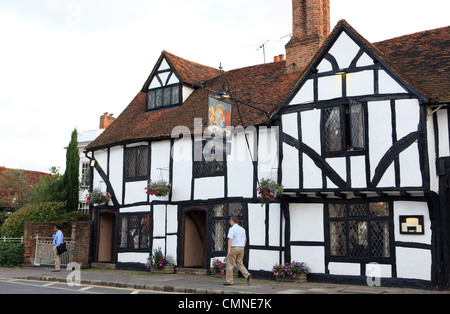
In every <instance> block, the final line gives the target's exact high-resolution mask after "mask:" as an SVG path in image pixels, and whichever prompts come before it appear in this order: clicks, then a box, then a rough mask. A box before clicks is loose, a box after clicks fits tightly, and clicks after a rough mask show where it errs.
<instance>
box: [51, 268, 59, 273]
mask: <svg viewBox="0 0 450 314" xmlns="http://www.w3.org/2000/svg"><path fill="white" fill-rule="evenodd" d="M59 272H60V270H57V269H54V270H52V273H59Z"/></svg>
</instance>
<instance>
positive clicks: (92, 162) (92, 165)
mask: <svg viewBox="0 0 450 314" xmlns="http://www.w3.org/2000/svg"><path fill="white" fill-rule="evenodd" d="M91 167H95V159H92V160H91Z"/></svg>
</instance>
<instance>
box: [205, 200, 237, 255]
mask: <svg viewBox="0 0 450 314" xmlns="http://www.w3.org/2000/svg"><path fill="white" fill-rule="evenodd" d="M210 215H211V229H212V230H211V231H212V232H211V240H212V241H211V246H212V247H211V250H212V251H213V252H215V253H214V254H215V255H217V256H219V255H224V256H225V255H226V251H227V249H228V247H227V236H228V230H229V229H230V225H229V221H230V218H231V217H233V216H236V217H238V219H239V224H240V225H241V226H244V221H243V216H244V205H243V204H242V203H228V204H227V203H219V204H213V205H211V206H210Z"/></svg>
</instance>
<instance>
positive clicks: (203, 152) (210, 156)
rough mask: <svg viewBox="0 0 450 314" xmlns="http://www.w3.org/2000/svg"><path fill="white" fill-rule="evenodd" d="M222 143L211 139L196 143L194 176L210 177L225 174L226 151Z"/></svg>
mask: <svg viewBox="0 0 450 314" xmlns="http://www.w3.org/2000/svg"><path fill="white" fill-rule="evenodd" d="M223 145H224V144H223V142H222V141H216V140H214V139H209V140H205V141H195V142H194V176H196V177H208V176H217V175H223V174H224V172H225V158H226V157H225V151H224V146H223Z"/></svg>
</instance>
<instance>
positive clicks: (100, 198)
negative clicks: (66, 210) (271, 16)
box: [85, 189, 111, 205]
mask: <svg viewBox="0 0 450 314" xmlns="http://www.w3.org/2000/svg"><path fill="white" fill-rule="evenodd" d="M110 199H111V194H109V193H108V192H102V191H100V189H94V190H92V192H89V193H88V194H87V195H86V196H85V200H86V203H88V204H90V203H93V204H97V205H100V204H106V203H108V202H109V200H110Z"/></svg>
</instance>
